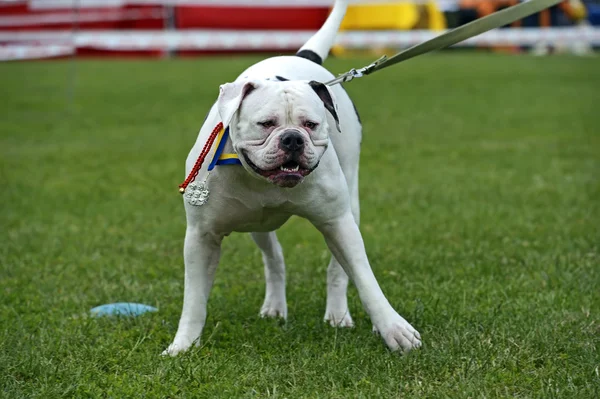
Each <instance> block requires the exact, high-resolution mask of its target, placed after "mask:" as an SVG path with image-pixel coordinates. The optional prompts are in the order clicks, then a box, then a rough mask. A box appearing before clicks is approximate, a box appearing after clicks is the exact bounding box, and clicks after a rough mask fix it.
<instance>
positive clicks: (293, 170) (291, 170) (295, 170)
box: [279, 165, 300, 172]
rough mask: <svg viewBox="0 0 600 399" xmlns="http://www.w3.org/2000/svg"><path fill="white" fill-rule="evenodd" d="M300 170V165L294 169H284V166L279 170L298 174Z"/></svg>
mask: <svg viewBox="0 0 600 399" xmlns="http://www.w3.org/2000/svg"><path fill="white" fill-rule="evenodd" d="M298 169H300V165H297V166H295V167H294V168H293V169H290V168H284V167H283V165H282V166H280V167H279V170H282V171H284V172H297V171H298Z"/></svg>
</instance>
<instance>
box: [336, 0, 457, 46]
mask: <svg viewBox="0 0 600 399" xmlns="http://www.w3.org/2000/svg"><path fill="white" fill-rule="evenodd" d="M446 28H447V25H446V18H445V17H444V14H443V13H442V12H441V11H440V9H439V8H438V6H437V2H436V1H428V2H427V3H425V4H421V3H412V2H410V1H389V2H381V3H376V4H352V5H350V6H348V9H347V11H346V16H345V17H344V20H343V21H342V24H341V26H340V31H344V30H411V29H430V30H435V31H442V30H445V29H446ZM331 50H332V53H333V54H334V55H336V56H343V55H347V54H349V53H350V52H349V51H348V50H346V49H345V48H344V47H342V46H334V47H333V48H332V49H331ZM368 51H369V53H374V54H385V53H389V52H390V51H392V50H390V49H381V48H380V49H369V50H368ZM392 54H393V51H392Z"/></svg>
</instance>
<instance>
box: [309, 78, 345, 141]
mask: <svg viewBox="0 0 600 399" xmlns="http://www.w3.org/2000/svg"><path fill="white" fill-rule="evenodd" d="M308 84H309V86H310V87H312V89H313V90H314V91H315V93H317V96H319V98H320V99H321V101H323V104H324V105H325V109H326V110H327V111H329V113H330V114H331V116H333V119H335V127H336V128H337V130H338V132H341V130H340V119H339V118H338V115H337V112H336V110H335V108H336V105H335V102H334V101H333V93H331V92H330V91H329V88H328V87H327V86H325V85H324V84H323V83H321V82H316V81H314V80H311V81H310V82H308Z"/></svg>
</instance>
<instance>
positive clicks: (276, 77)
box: [275, 75, 289, 82]
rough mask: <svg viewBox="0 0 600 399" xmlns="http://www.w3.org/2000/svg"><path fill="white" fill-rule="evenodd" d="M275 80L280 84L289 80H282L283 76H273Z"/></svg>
mask: <svg viewBox="0 0 600 399" xmlns="http://www.w3.org/2000/svg"><path fill="white" fill-rule="evenodd" d="M275 79H277V80H279V81H280V82H285V81H288V80H289V79H287V78H284V77H283V76H279V75H275Z"/></svg>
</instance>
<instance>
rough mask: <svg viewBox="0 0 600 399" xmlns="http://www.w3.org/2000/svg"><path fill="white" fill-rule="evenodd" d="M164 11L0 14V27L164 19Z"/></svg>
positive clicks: (118, 10) (126, 10) (115, 10)
mask: <svg viewBox="0 0 600 399" xmlns="http://www.w3.org/2000/svg"><path fill="white" fill-rule="evenodd" d="M164 18H165V11H164V10H159V9H147V8H142V9H137V10H136V9H134V10H128V9H106V10H102V9H100V10H95V11H86V12H85V13H81V12H77V11H75V10H70V9H69V10H66V11H62V12H56V13H47V14H34V15H27V14H23V15H19V14H18V15H10V16H0V27H20V26H28V25H54V24H66V23H67V24H75V23H78V24H83V23H89V22H115V21H136V20H141V19H164Z"/></svg>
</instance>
